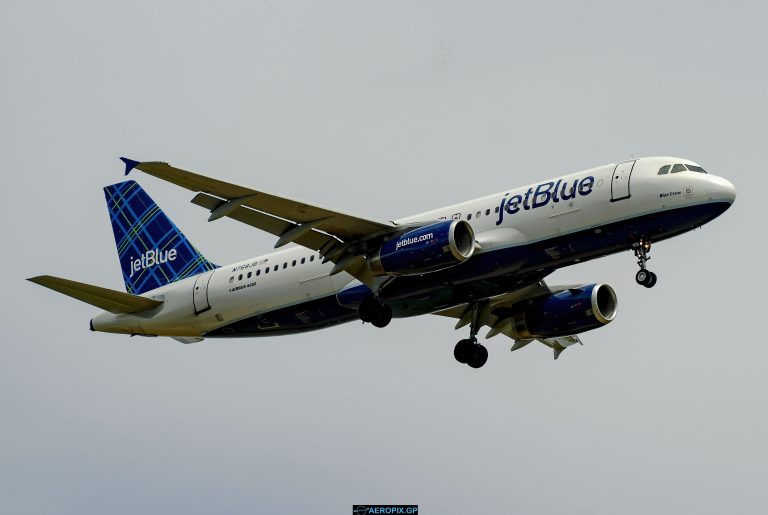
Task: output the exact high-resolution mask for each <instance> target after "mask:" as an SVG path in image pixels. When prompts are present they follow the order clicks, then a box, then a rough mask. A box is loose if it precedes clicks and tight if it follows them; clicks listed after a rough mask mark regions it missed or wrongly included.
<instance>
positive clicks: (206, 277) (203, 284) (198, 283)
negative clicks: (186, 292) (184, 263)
mask: <svg viewBox="0 0 768 515" xmlns="http://www.w3.org/2000/svg"><path fill="white" fill-rule="evenodd" d="M211 277H213V271H211V272H207V273H205V274H201V275H198V276H197V279H196V280H195V289H194V290H193V294H192V304H193V305H194V307H195V315H199V314H200V313H202V312H204V311H208V310H209V309H211V304H210V303H209V302H208V283H210V282H211Z"/></svg>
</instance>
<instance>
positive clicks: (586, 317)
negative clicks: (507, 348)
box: [514, 284, 618, 339]
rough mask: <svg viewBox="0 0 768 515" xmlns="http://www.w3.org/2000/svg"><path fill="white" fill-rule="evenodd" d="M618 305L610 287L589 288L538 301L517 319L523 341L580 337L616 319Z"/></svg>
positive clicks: (518, 329) (572, 290)
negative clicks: (580, 334)
mask: <svg viewBox="0 0 768 515" xmlns="http://www.w3.org/2000/svg"><path fill="white" fill-rule="evenodd" d="M617 306H618V302H617V299H616V293H615V292H614V291H613V288H611V287H610V286H608V285H607V284H587V285H584V286H579V287H578V288H571V289H568V290H563V291H560V292H557V293H553V294H552V295H550V296H548V297H543V298H539V299H535V300H533V301H532V302H531V304H530V305H528V306H527V307H526V308H525V310H523V311H522V312H520V313H518V314H517V315H516V316H515V319H514V328H515V332H516V333H517V334H518V335H519V337H520V338H522V339H527V338H551V337H555V336H566V335H571V334H579V333H583V332H584V331H589V330H590V329H596V328H598V327H602V326H604V325H605V324H608V323H610V322H611V321H612V320H613V319H614V318H615V317H616V311H617Z"/></svg>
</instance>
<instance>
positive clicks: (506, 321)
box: [435, 281, 581, 359]
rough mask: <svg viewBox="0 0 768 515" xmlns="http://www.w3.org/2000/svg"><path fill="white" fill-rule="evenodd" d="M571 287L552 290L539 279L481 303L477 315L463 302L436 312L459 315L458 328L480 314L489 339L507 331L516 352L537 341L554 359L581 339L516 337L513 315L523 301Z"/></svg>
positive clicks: (479, 320)
mask: <svg viewBox="0 0 768 515" xmlns="http://www.w3.org/2000/svg"><path fill="white" fill-rule="evenodd" d="M571 287H572V286H560V287H557V288H555V289H551V288H550V287H549V286H547V284H546V283H545V282H544V281H539V282H536V283H533V284H530V285H528V286H525V287H524V288H521V289H519V290H516V291H514V292H511V293H505V294H503V295H499V296H497V297H492V298H490V299H487V300H486V301H485V302H482V303H481V304H480V306H479V312H478V313H476V314H474V309H473V306H472V305H471V304H461V305H458V306H454V307H452V308H450V309H446V310H443V311H439V312H437V313H435V315H440V316H445V317H450V318H457V319H458V322H456V329H460V328H462V327H464V326H467V325H469V324H470V323H471V322H472V318H473V316H477V321H478V324H479V325H480V326H485V327H488V328H489V330H488V333H487V334H486V338H493V337H494V336H496V335H498V334H504V335H506V336H507V337H509V338H511V339H513V340H514V344H513V345H512V348H511V349H510V350H512V351H516V350H518V349H522V348H523V347H525V346H526V345H528V344H529V343H531V342H532V341H538V342H540V343H542V344H544V345H546V346H547V347H549V348H551V349H552V351H553V353H554V357H555V359H557V358H558V357H559V356H560V354H561V353H562V352H563V351H564V350H565V349H566V348H568V347H570V346H571V345H575V344H579V345H581V340H580V339H579V337H578V336H576V335H565V336H558V337H554V338H532V339H521V338H519V337H518V336H517V334H516V332H515V330H514V329H515V328H514V326H513V323H514V318H513V317H514V315H515V314H516V313H517V307H518V306H520V303H521V302H524V301H526V300H529V299H534V298H537V297H541V296H544V295H548V294H550V293H553V292H556V291H562V290H566V289H569V288H571Z"/></svg>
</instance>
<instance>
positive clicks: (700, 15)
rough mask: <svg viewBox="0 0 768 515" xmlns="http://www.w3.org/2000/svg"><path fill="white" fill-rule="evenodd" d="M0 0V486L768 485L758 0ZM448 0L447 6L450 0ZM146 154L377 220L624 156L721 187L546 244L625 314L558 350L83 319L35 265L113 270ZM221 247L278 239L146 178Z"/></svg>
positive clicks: (74, 271) (494, 507)
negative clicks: (130, 187)
mask: <svg viewBox="0 0 768 515" xmlns="http://www.w3.org/2000/svg"><path fill="white" fill-rule="evenodd" d="M448 4H449V3H448V2H418V3H416V2H332V1H324V2H290V3H289V2H276V1H273V2H254V1H247V2H245V1H244V2H215V3H213V2H211V3H206V2H189V1H188V2H181V1H178V2H158V1H152V2H120V3H116V2H87V1H72V2H21V1H9V0H0V49H2V50H0V64H2V80H0V113H2V117H1V118H0V120H1V121H0V149H2V169H3V174H2V177H3V187H2V193H3V194H2V201H1V202H0V213H1V214H2V217H1V218H0V224H2V226H1V227H2V236H3V240H4V245H3V249H4V252H3V253H2V257H0V262H1V263H2V265H3V266H2V268H3V270H5V280H4V281H3V284H4V285H5V286H6V288H5V290H4V292H3V294H2V295H1V296H0V303H1V304H0V322H1V323H0V417H1V418H0V505H1V507H0V510H1V511H3V512H4V513H14V514H27V513H72V514H104V513H116V514H128V513H162V514H168V513H184V514H197V513H243V514H246V513H248V514H250V513H329V514H331V513H351V506H352V504H353V503H414V504H419V505H420V507H421V509H422V513H433V514H434V513H440V514H444V513H449V514H453V513H455V514H469V513H526V514H534V513H541V514H549V513H556V512H559V513H562V512H567V513H571V514H582V513H583V514H594V513H606V514H616V513H622V514H642V515H646V514H648V513H697V514H702V513H712V514H722V513H756V512H758V511H760V510H761V509H764V506H765V499H764V494H763V492H764V479H765V477H766V474H767V473H768V471H766V462H768V449H767V446H768V444H766V441H765V434H766V432H768V415H766V412H765V406H766V401H768V398H767V397H768V396H767V395H766V389H767V388H768V375H767V374H766V373H765V368H766V363H768V346H766V344H765V336H764V326H763V325H762V322H764V321H765V313H766V305H765V301H764V297H763V296H762V292H763V289H764V287H765V284H766V271H765V267H764V265H763V262H764V260H765V254H764V252H765V251H766V249H767V248H768V247H767V246H766V243H765V237H764V232H765V231H764V230H763V227H762V225H763V222H764V220H765V191H766V186H768V181H767V180H766V178H765V170H764V168H765V166H766V153H765V149H766V141H768V124H767V123H766V119H768V93H767V92H768V71H767V69H766V64H765V63H766V60H765V51H766V48H768V36H766V31H765V20H766V18H767V17H768V7H767V5H768V4H766V3H765V2H714V1H701V0H699V1H696V2H687V3H682V2H670V1H664V2H626V3H624V2H613V1H612V2H605V3H597V2H586V3H581V4H578V5H577V4H576V3H575V2H562V3H553V2H540V3H538V4H535V3H533V2H520V3H515V2H494V3H486V2H464V3H463V4H462V5H448ZM451 4H454V3H451ZM121 155H126V156H128V157H131V158H134V159H138V160H163V161H168V162H170V163H173V164H175V165H178V166H181V167H184V168H187V169H191V170H196V171H200V172H203V173H207V174H209V175H213V176H218V177H221V178H225V179H229V180H232V181H235V182H240V183H244V184H248V185H252V186H254V187H257V188H261V189H265V190H268V191H274V192H278V193H282V194H284V195H287V196H292V197H297V198H301V199H307V200H309V201H312V202H315V203H317V204H320V205H327V206H329V207H333V208H337V209H340V210H345V211H350V212H354V213H359V214H361V215H364V216H370V217H375V218H383V219H394V218H398V217H402V216H406V215H409V214H412V213H416V212H420V211H424V210H427V209H431V208H435V207H439V206H441V205H446V204H450V203H453V202H457V201H460V200H466V199H470V198H473V197H479V196H482V195H486V194H489V193H492V192H496V191H501V190H504V189H509V188H511V187H514V186H520V185H523V184H527V183H531V182H538V181H541V180H543V179H546V178H549V177H552V176H557V175H562V174H566V173H571V172H575V171H579V170H583V169H586V168H591V167H593V166H598V165H601V164H606V163H610V162H613V161H618V160H623V159H627V158H630V157H631V156H637V157H639V156H648V155H674V156H681V157H686V158H689V159H692V160H694V161H697V162H699V163H700V164H701V165H702V166H704V167H705V168H706V169H707V170H709V171H711V172H713V173H717V174H719V175H722V176H724V177H726V178H728V179H729V180H731V181H732V182H733V183H734V184H735V185H736V187H737V189H738V198H737V201H736V203H735V205H734V207H733V208H731V209H730V210H729V211H728V212H727V213H726V214H725V215H723V216H722V217H721V218H720V219H717V220H715V221H714V222H712V223H711V224H709V225H707V226H705V227H704V228H703V229H701V230H697V231H694V232H692V233H689V234H686V235H683V236H680V237H678V238H676V239H674V240H671V241H667V242H664V243H661V244H658V245H656V246H654V248H653V252H652V257H653V260H652V261H651V262H650V267H651V269H652V270H654V271H655V272H657V273H658V275H659V284H658V286H656V287H655V288H654V289H652V290H647V289H645V288H642V287H639V286H637V285H636V284H635V282H634V274H635V270H636V265H635V260H634V257H633V256H632V255H631V253H629V252H626V253H622V254H618V255H615V256H611V257H609V258H604V259H600V260H597V261H593V262H589V263H584V264H581V265H578V266H574V267H571V268H568V269H565V270H561V271H558V272H556V273H555V274H554V275H553V276H551V277H550V278H549V282H550V283H551V284H558V283H566V284H568V283H573V282H579V281H582V282H585V283H586V282H606V283H608V284H611V285H612V286H613V287H614V288H615V289H616V292H617V294H618V296H619V303H620V310H619V315H618V317H617V319H616V320H615V321H614V322H613V323H612V324H610V325H609V326H607V327H604V328H602V329H599V330H596V331H593V332H590V333H588V334H584V335H583V340H584V342H585V345H584V347H579V348H571V349H569V350H568V351H567V352H565V353H564V354H563V356H562V357H561V358H560V359H559V360H558V361H556V362H555V361H553V360H552V353H551V350H549V349H547V348H545V347H543V346H540V345H538V346H537V345H531V346H529V347H526V348H525V349H523V350H521V351H519V352H515V353H514V354H513V353H510V352H509V348H510V346H511V343H512V342H511V341H510V340H508V339H505V337H503V336H499V337H496V338H494V339H493V340H490V341H488V345H487V346H488V349H489V353H490V357H489V360H488V363H487V365H486V366H485V367H484V368H483V369H481V370H472V369H470V368H469V367H466V366H460V365H459V364H457V363H456V362H455V361H454V359H453V355H452V349H453V345H454V344H455V342H456V341H458V340H459V339H460V338H463V337H466V334H467V331H466V330H462V331H454V329H453V325H454V323H453V322H452V321H450V320H446V319H443V318H441V317H432V316H424V317H419V318H415V319H408V320H395V321H394V322H393V323H392V324H390V326H389V327H387V328H386V329H383V330H377V329H376V328H373V327H371V326H369V325H366V326H362V325H361V324H359V323H350V324H347V325H345V326H342V327H339V328H335V329H330V330H326V331H321V332H315V333H310V334H305V335H299V336H287V337H275V338H269V339H241V340H214V341H205V342H203V343H201V344H196V345H181V344H179V343H177V342H175V341H173V340H170V339H160V338H158V339H144V338H128V337H124V336H117V335H108V334H97V333H92V332H89V331H88V320H89V319H90V318H91V317H92V316H93V315H94V313H95V312H96V310H95V309H93V308H91V307H90V306H88V305H86V304H81V303H78V302H75V301H72V300H69V299H67V298H65V297H63V296H61V295H58V294H56V293H54V292H52V291H49V290H46V289H44V288H40V287H39V286H36V285H33V284H31V283H28V282H26V281H24V278H26V277H30V276H33V275H38V274H43V273H49V274H54V275H59V276H63V277H68V278H72V279H75V280H80V281H85V282H89V283H92V284H97V285H101V286H105V287H109V288H115V289H122V288H123V284H122V280H121V275H120V269H119V265H118V261H117V255H116V251H115V246H114V242H113V238H112V232H111V229H110V225H109V219H108V216H107V210H106V207H105V204H104V198H103V193H102V187H103V186H105V185H108V184H112V183H114V182H118V181H121V180H123V177H122V172H123V167H122V163H120V162H119V161H118V156H121ZM135 179H136V180H138V181H139V182H140V183H141V184H142V186H144V187H145V189H146V190H147V191H148V192H149V193H150V195H152V196H153V198H154V199H155V200H156V201H157V202H158V203H159V204H160V205H161V206H162V207H163V209H164V210H165V211H166V212H167V213H168V214H169V215H170V216H171V217H172V218H173V219H174V220H175V221H176V223H177V224H178V225H179V226H180V227H181V228H182V229H183V230H184V232H185V233H186V234H187V236H188V237H189V238H190V239H191V240H192V241H193V242H195V244H196V245H197V246H198V247H199V248H200V249H201V251H203V252H204V253H205V255H206V257H208V258H209V259H211V260H212V261H214V262H216V263H227V262H232V261H236V260H240V259H245V258H247V257H251V256H254V255H258V254H260V253H265V252H268V251H269V250H270V249H271V248H272V245H273V243H274V238H273V237H271V236H269V235H265V234H261V233H259V232H258V231H256V230H255V229H253V228H251V227H248V226H245V225H242V224H238V223H237V222H235V221H231V220H221V221H218V222H215V223H210V224H209V223H207V222H206V218H207V213H206V212H205V211H204V210H202V209H200V208H199V207H197V206H194V205H192V204H190V203H189V200H190V199H191V197H192V195H191V194H190V193H189V192H187V191H186V190H182V189H179V188H175V187H173V186H171V185H168V184H165V183H162V182H161V181H159V180H157V179H154V178H152V177H149V176H146V175H142V174H138V175H137V176H136V177H135Z"/></svg>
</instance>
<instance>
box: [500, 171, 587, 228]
mask: <svg viewBox="0 0 768 515" xmlns="http://www.w3.org/2000/svg"><path fill="white" fill-rule="evenodd" d="M594 185H595V178H594V177H593V176H591V175H589V176H587V177H584V178H582V179H574V180H573V181H564V180H562V179H560V180H558V181H557V182H545V183H542V184H539V185H538V186H536V188H535V189H534V188H533V187H531V188H528V191H526V192H525V195H512V196H511V197H508V196H507V195H509V194H507V195H505V196H504V198H503V199H501V204H500V205H499V219H498V221H497V222H496V225H501V222H503V221H504V213H505V212H506V213H507V214H510V215H514V214H515V213H517V212H518V211H520V209H523V210H526V211H527V210H529V209H536V208H537V207H544V206H546V205H547V204H549V202H550V201H552V202H560V201H561V200H563V201H565V200H570V199H572V198H574V197H575V196H576V195H577V194H578V195H581V196H586V195H589V194H590V193H592V188H593V187H594Z"/></svg>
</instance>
